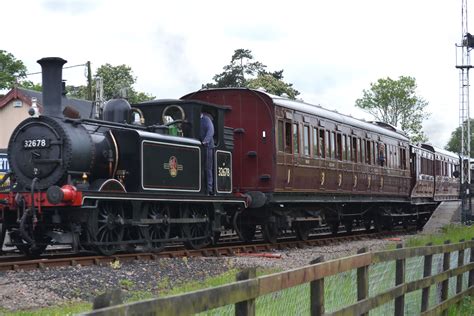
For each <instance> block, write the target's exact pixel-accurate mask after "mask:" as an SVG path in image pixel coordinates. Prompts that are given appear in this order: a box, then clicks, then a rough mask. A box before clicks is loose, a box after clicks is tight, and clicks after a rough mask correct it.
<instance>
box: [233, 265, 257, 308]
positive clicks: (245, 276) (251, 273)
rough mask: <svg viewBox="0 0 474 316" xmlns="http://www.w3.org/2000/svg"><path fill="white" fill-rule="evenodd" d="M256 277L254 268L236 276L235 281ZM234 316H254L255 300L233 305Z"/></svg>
mask: <svg viewBox="0 0 474 316" xmlns="http://www.w3.org/2000/svg"><path fill="white" fill-rule="evenodd" d="M256 276H257V269H256V268H249V269H245V270H243V271H241V272H239V273H238V274H237V277H236V280H237V281H243V280H248V279H253V278H255V277H256ZM235 315H236V316H240V315H242V316H255V299H250V300H248V301H243V302H239V303H236V304H235Z"/></svg>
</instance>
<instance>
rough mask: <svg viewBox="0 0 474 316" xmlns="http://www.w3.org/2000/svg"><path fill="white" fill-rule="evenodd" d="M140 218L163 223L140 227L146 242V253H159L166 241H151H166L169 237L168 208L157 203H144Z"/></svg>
mask: <svg viewBox="0 0 474 316" xmlns="http://www.w3.org/2000/svg"><path fill="white" fill-rule="evenodd" d="M141 218H145V219H151V220H157V219H161V220H163V221H164V222H163V223H158V224H150V225H146V226H144V227H141V231H142V234H143V236H144V238H145V240H146V241H147V242H148V245H147V247H148V249H147V250H148V251H151V252H159V251H161V250H163V248H164V247H165V245H166V241H153V240H157V239H168V238H169V237H170V231H171V225H170V224H169V223H168V219H169V218H170V208H169V206H168V205H162V204H158V203H146V204H144V205H143V208H142V215H141Z"/></svg>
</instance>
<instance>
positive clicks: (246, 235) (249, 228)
mask: <svg viewBox="0 0 474 316" xmlns="http://www.w3.org/2000/svg"><path fill="white" fill-rule="evenodd" d="M238 225H239V230H240V234H242V239H243V240H242V241H244V242H250V241H252V240H253V239H254V238H255V231H256V230H257V227H256V225H255V224H238Z"/></svg>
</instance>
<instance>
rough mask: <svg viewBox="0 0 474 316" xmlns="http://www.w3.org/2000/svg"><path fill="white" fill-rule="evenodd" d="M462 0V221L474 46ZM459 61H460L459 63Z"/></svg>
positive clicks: (467, 213) (466, 215)
mask: <svg viewBox="0 0 474 316" xmlns="http://www.w3.org/2000/svg"><path fill="white" fill-rule="evenodd" d="M461 1H462V11H461V15H462V33H461V34H462V38H461V43H460V44H456V68H457V69H459V126H460V127H461V151H460V153H459V155H460V159H461V170H460V178H461V179H460V180H461V201H462V206H461V220H462V222H463V223H465V222H467V221H469V220H470V219H471V207H470V203H469V202H470V198H469V197H470V183H471V163H470V160H471V159H470V158H471V157H470V156H471V124H470V121H471V120H470V114H469V70H470V69H471V68H472V65H471V56H470V54H471V50H472V49H473V48H474V37H473V36H472V35H471V34H469V32H468V30H467V28H468V22H467V0H461ZM459 62H460V63H459Z"/></svg>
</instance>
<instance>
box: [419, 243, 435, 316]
mask: <svg viewBox="0 0 474 316" xmlns="http://www.w3.org/2000/svg"><path fill="white" fill-rule="evenodd" d="M426 245H427V246H432V245H433V243H431V242H430V243H428V244H426ZM432 267H433V255H427V256H425V259H424V264H423V278H426V277H429V276H431V270H432ZM429 299H430V287H429V286H427V287H424V288H423V289H422V290H421V312H425V311H427V310H428V305H429Z"/></svg>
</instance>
